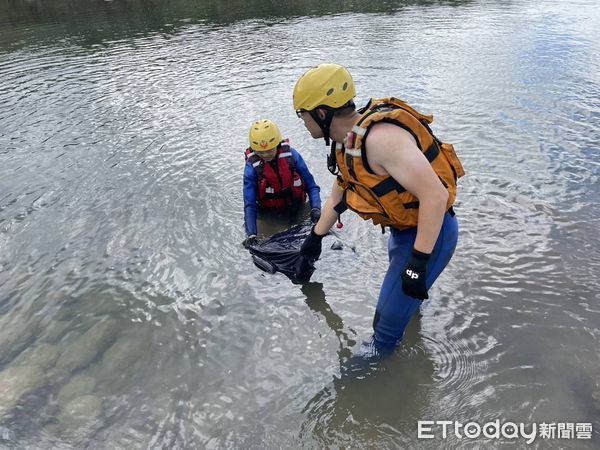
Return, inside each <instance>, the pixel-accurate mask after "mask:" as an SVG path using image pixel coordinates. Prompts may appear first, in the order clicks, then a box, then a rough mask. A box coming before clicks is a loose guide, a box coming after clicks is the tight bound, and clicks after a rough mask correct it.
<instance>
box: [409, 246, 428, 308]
mask: <svg viewBox="0 0 600 450" xmlns="http://www.w3.org/2000/svg"><path fill="white" fill-rule="evenodd" d="M429 256H431V255H429V254H428V253H421V252H420V251H418V250H415V249H414V248H413V251H412V256H411V258H410V259H409V260H408V264H407V265H406V268H405V269H404V272H402V291H404V293H405V294H406V295H408V296H410V297H414V298H418V299H420V300H425V299H426V298H429V295H427V286H426V285H425V281H426V279H427V260H428V259H429Z"/></svg>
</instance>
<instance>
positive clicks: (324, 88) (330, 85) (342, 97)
mask: <svg viewBox="0 0 600 450" xmlns="http://www.w3.org/2000/svg"><path fill="white" fill-rule="evenodd" d="M355 96H356V91H355V88H354V81H352V76H351V75H350V72H348V70H347V69H346V68H345V67H344V66H340V65H339V64H319V65H318V66H315V67H313V68H312V69H310V70H308V71H307V72H306V73H304V75H302V76H301V77H300V78H299V79H298V82H297V83H296V86H295V87H294V109H295V110H296V111H298V110H304V111H312V110H313V109H315V108H317V107H319V106H328V107H330V108H341V107H342V106H344V105H345V104H346V103H348V102H349V101H350V100H352V99H353V98H354V97H355Z"/></svg>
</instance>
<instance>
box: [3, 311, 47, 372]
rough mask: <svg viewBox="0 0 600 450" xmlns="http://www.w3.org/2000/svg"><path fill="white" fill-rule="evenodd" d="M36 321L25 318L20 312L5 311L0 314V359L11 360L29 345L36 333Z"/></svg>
mask: <svg viewBox="0 0 600 450" xmlns="http://www.w3.org/2000/svg"><path fill="white" fill-rule="evenodd" d="M37 331H38V326H37V322H32V321H31V320H27V317H25V316H23V315H22V314H16V313H7V314H5V315H3V316H0V342H1V343H2V345H0V361H3V360H6V361H8V360H11V359H12V358H14V357H15V356H16V355H18V354H19V353H21V352H22V351H23V349H24V348H26V347H27V346H28V345H30V343H31V341H32V338H33V336H34V335H35V334H36V333H37Z"/></svg>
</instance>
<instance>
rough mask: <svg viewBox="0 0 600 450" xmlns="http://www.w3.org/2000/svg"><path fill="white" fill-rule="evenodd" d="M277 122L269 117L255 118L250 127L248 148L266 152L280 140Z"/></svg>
mask: <svg viewBox="0 0 600 450" xmlns="http://www.w3.org/2000/svg"><path fill="white" fill-rule="evenodd" d="M281 140H282V139H281V133H280V132H279V128H278V127H277V124H276V123H275V122H273V121H272V120H269V119H261V120H257V121H256V122H254V123H253V124H252V126H251V127H250V148H251V149H252V150H254V151H255V152H268V151H269V150H272V149H274V148H276V147H277V146H278V145H279V143H280V142H281Z"/></svg>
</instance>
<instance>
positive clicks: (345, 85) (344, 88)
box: [342, 82, 348, 91]
mask: <svg viewBox="0 0 600 450" xmlns="http://www.w3.org/2000/svg"><path fill="white" fill-rule="evenodd" d="M346 89H348V82H345V83H344V85H343V86H342V91H345V90H346Z"/></svg>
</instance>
